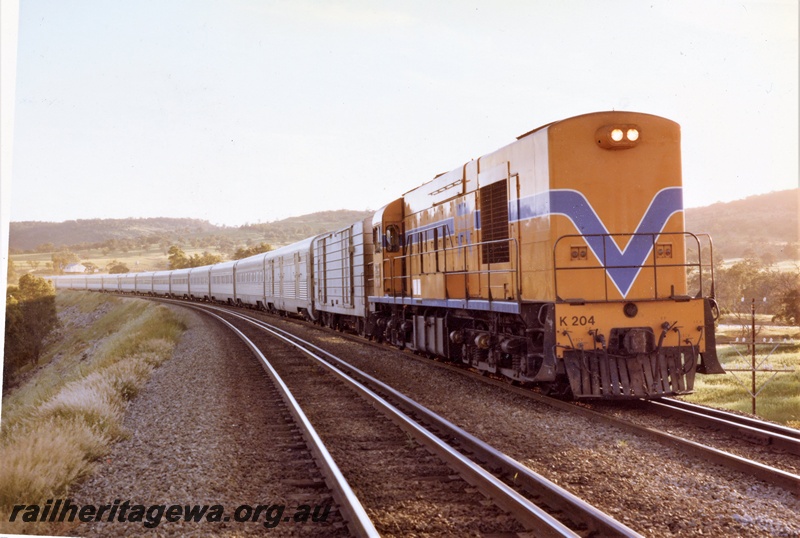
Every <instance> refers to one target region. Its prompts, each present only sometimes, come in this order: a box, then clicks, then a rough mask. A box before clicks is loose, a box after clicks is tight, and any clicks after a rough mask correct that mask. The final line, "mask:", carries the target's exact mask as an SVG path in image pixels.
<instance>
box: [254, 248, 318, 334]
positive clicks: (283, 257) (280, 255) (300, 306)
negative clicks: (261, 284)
mask: <svg viewBox="0 0 800 538" xmlns="http://www.w3.org/2000/svg"><path fill="white" fill-rule="evenodd" d="M313 239H314V238H313V237H309V238H308V239H304V240H302V241H299V242H297V243H294V244H292V245H288V246H285V247H281V248H279V249H277V250H272V251H270V252H268V253H267V255H266V257H265V259H264V260H265V266H264V267H265V272H266V282H265V297H264V300H265V302H266V307H267V309H268V310H270V311H279V312H285V313H292V314H302V315H303V316H305V317H307V318H309V319H315V313H314V300H313V294H312V286H313V284H312V283H313V272H312V271H313V268H312V266H311V260H312V259H313V255H312V252H311V243H312V241H313Z"/></svg>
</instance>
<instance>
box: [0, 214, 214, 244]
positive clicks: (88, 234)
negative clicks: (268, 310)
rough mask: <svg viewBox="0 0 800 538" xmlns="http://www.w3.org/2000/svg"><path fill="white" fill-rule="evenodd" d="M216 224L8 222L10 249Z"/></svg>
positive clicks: (194, 230) (195, 231) (202, 229)
mask: <svg viewBox="0 0 800 538" xmlns="http://www.w3.org/2000/svg"><path fill="white" fill-rule="evenodd" d="M217 230H218V227H217V226H214V225H213V224H210V223H209V222H208V221H205V220H197V219H170V218H151V219H82V220H67V221H64V222H40V221H24V222H11V223H9V233H8V235H9V241H8V245H9V249H10V250H11V251H12V252H13V251H24V250H34V249H36V248H37V247H40V246H42V245H48V244H51V245H53V246H55V247H56V248H60V247H65V246H71V245H81V244H95V243H102V242H105V241H108V240H110V239H116V240H128V239H139V238H143V237H149V236H161V235H164V234H186V235H199V234H205V233H213V232H215V231H217Z"/></svg>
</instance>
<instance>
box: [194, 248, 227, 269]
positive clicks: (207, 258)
mask: <svg viewBox="0 0 800 538" xmlns="http://www.w3.org/2000/svg"><path fill="white" fill-rule="evenodd" d="M221 261H222V256H218V255H217V254H211V253H210V252H203V253H202V254H200V255H197V254H194V255H192V257H191V258H189V263H188V264H187V266H186V267H202V266H203V265H214V264H215V263H219V262H221Z"/></svg>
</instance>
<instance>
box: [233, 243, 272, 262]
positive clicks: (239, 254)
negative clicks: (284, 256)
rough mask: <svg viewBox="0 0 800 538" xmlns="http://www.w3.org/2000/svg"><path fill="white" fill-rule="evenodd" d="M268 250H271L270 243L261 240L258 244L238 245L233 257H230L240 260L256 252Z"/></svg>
mask: <svg viewBox="0 0 800 538" xmlns="http://www.w3.org/2000/svg"><path fill="white" fill-rule="evenodd" d="M270 250H272V245H270V244H269V243H264V242H262V243H261V244H259V245H254V246H252V247H240V248H237V249H236V252H234V253H233V257H232V258H231V259H232V260H241V259H242V258H247V257H250V256H255V255H256V254H261V253H262V252H269V251H270Z"/></svg>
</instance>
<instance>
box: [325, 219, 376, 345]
mask: <svg viewBox="0 0 800 538" xmlns="http://www.w3.org/2000/svg"><path fill="white" fill-rule="evenodd" d="M311 249H312V251H313V255H314V274H315V275H316V278H315V279H314V281H313V282H314V293H313V298H314V307H315V308H316V310H317V312H318V313H319V317H320V321H321V323H322V324H324V325H326V326H328V327H332V328H348V329H351V330H354V331H357V332H359V333H363V332H364V327H363V324H364V322H365V320H366V316H367V315H368V313H369V309H368V305H367V295H368V288H367V287H368V286H372V280H373V276H372V256H373V250H374V249H373V244H372V217H371V216H370V217H369V218H367V219H365V220H363V221H360V222H356V223H354V224H351V225H349V226H347V227H345V228H341V229H339V230H336V231H334V232H329V233H324V234H321V235H318V236H317V237H315V238H314V239H313V241H312V245H311Z"/></svg>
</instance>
